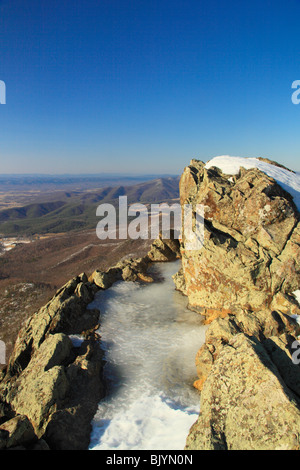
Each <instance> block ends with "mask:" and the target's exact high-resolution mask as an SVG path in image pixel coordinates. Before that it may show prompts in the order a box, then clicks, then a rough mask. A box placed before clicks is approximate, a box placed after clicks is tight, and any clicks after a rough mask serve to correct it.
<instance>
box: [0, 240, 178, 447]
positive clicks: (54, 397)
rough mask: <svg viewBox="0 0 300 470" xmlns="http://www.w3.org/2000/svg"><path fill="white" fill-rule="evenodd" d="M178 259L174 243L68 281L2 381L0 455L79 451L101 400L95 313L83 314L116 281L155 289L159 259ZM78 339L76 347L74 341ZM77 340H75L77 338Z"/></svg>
mask: <svg viewBox="0 0 300 470" xmlns="http://www.w3.org/2000/svg"><path fill="white" fill-rule="evenodd" d="M158 252H159V253H164V255H165V258H164V259H161V260H164V261H167V260H170V259H174V258H176V256H178V253H179V242H178V241H177V240H166V241H165V240H162V239H161V238H160V239H159V241H158V242H157V243H154V244H153V246H152V248H151V250H150V253H149V255H148V256H145V257H144V258H129V259H124V260H121V261H120V262H119V263H118V264H117V265H116V266H113V267H111V268H110V269H108V270H107V271H105V272H101V271H95V272H94V273H93V274H92V275H91V276H90V277H89V278H88V277H87V276H86V274H84V273H83V274H81V275H80V276H77V277H75V278H74V279H71V280H70V281H69V282H67V283H66V284H65V285H64V286H63V287H62V288H61V289H59V290H58V291H57V293H56V294H55V296H54V297H53V298H52V299H51V300H50V301H49V302H48V304H47V305H45V306H44V307H42V308H41V309H40V310H39V311H38V312H37V313H35V314H34V315H33V316H32V317H30V318H29V319H28V321H27V322H26V323H25V325H24V327H23V328H22V329H21V330H20V332H19V335H18V338H17V341H16V343H15V346H14V349H13V352H12V354H11V356H10V359H9V363H8V365H7V368H6V369H5V370H4V371H2V372H1V377H0V449H11V448H14V449H15V448H19V449H32V450H46V449H55V450H56V449H57V450H81V449H87V448H88V446H89V441H90V434H91V430H92V428H91V422H92V419H93V417H94V415H95V413H96V411H97V408H98V403H99V401H100V400H101V399H102V398H103V397H104V395H105V384H104V381H103V377H102V369H103V365H104V360H103V352H102V350H101V348H100V337H99V336H98V334H97V331H96V330H97V329H98V326H99V315H100V312H99V310H96V309H94V310H93V309H88V308H87V307H88V305H89V304H90V303H91V302H92V300H93V299H94V296H95V294H96V293H97V292H98V291H99V289H107V288H109V287H110V286H112V285H113V283H114V282H116V281H118V280H124V281H140V282H152V280H153V279H152V277H151V276H149V275H148V274H147V269H148V267H149V265H150V264H151V263H152V262H153V261H155V260H156V258H157V253H158ZM74 335H75V336H76V335H77V336H78V335H79V336H80V337H79V342H78V341H77V342H73V340H72V339H73V336H74ZM77 339H78V338H77Z"/></svg>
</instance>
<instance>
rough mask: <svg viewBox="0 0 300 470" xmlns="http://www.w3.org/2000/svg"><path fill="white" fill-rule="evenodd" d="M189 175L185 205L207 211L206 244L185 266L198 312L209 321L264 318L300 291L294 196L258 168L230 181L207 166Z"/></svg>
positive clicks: (183, 185)
mask: <svg viewBox="0 0 300 470" xmlns="http://www.w3.org/2000/svg"><path fill="white" fill-rule="evenodd" d="M192 163H194V165H191V166H189V167H187V168H186V169H185V170H184V173H183V175H182V178H181V181H180V194H181V204H186V203H189V204H192V206H193V208H194V210H195V208H196V205H197V204H201V205H203V206H204V207H205V242H204V248H203V249H201V250H198V251H196V250H193V251H186V250H185V249H184V236H183V245H182V250H181V251H182V264H183V271H184V277H185V284H186V293H187V296H188V298H189V304H190V306H191V307H195V308H201V309H202V310H201V313H202V314H203V315H206V316H207V317H208V318H209V317H210V315H212V314H213V313H214V311H217V314H218V315H222V314H225V315H226V314H228V313H235V312H236V311H237V310H238V309H247V310H252V311H258V310H260V309H261V308H262V306H263V307H264V308H265V307H266V306H267V305H269V304H270V303H271V302H272V299H273V297H274V295H275V294H276V293H277V292H279V291H280V292H282V293H283V294H290V293H291V292H293V291H295V290H296V289H297V288H298V286H299V285H300V253H299V249H298V246H299V243H300V232H299V230H300V226H299V214H298V212H297V209H296V207H295V205H294V203H293V200H292V197H291V196H290V195H289V194H288V193H286V192H285V191H284V190H283V189H281V187H280V186H279V185H278V184H277V183H276V182H275V181H274V180H273V179H272V178H270V177H268V176H267V175H265V174H264V173H262V172H261V171H259V170H258V169H251V170H243V169H241V172H240V175H238V176H234V177H232V178H228V177H227V176H225V175H223V174H222V172H221V170H219V169H217V168H211V169H206V168H204V164H201V163H199V162H192Z"/></svg>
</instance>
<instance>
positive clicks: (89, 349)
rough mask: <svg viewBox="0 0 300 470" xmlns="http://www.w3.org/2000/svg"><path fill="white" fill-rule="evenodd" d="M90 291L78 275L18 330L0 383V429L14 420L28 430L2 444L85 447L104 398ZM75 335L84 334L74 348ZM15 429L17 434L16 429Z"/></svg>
mask: <svg viewBox="0 0 300 470" xmlns="http://www.w3.org/2000/svg"><path fill="white" fill-rule="evenodd" d="M94 293H95V286H93V285H92V284H91V283H89V282H88V281H87V277H86V276H85V274H83V275H81V276H78V277H76V278H74V279H72V280H71V281H69V282H68V283H67V284H66V285H65V286H63V287H62V288H61V289H60V290H59V291H58V292H57V293H56V295H55V296H54V297H53V299H52V300H51V301H50V302H49V303H48V304H47V305H46V306H45V307H42V308H41V309H40V310H39V312H37V313H36V314H34V315H33V316H32V317H31V318H29V320H28V321H27V322H26V324H25V325H24V327H23V328H22V329H21V331H20V333H19V336H18V339H17V341H16V344H15V347H14V350H13V353H12V355H11V357H10V361H9V364H8V367H7V371H6V375H5V376H4V378H3V379H2V382H1V383H0V402H1V405H2V409H4V413H3V416H2V421H3V424H2V425H1V429H3V430H6V428H7V426H9V429H10V430H11V425H10V423H11V422H12V421H13V420H16V421H17V423H18V426H19V423H21V424H22V428H21V429H23V428H25V424H26V425H27V428H28V432H27V431H26V430H24V433H23V434H24V435H23V434H22V439H19V438H18V439H16V438H14V439H12V436H11V435H9V436H8V440H7V442H6V443H5V445H4V447H5V448H8V447H12V446H14V444H13V443H16V445H19V444H20V445H22V446H24V445H26V446H27V447H25V448H30V449H32V448H45V447H48V448H49V446H50V448H52V449H86V448H87V446H88V444H89V434H90V432H91V424H90V423H91V420H92V418H93V416H94V414H95V412H96V410H97V406H98V402H99V401H100V399H101V398H102V397H103V396H104V385H103V383H102V367H103V360H102V352H101V349H100V347H99V338H98V337H97V334H96V333H95V332H94V330H95V329H96V328H97V327H98V321H99V311H98V310H87V308H86V307H87V305H88V304H89V303H90V302H91V301H92V299H93V297H94ZM76 334H81V335H84V336H83V342H82V344H81V346H80V347H75V346H74V345H73V343H72V340H71V339H70V335H76ZM84 338H85V339H84ZM78 377H80V387H79V386H78ZM75 390H76V392H75ZM89 395H92V399H91V397H89ZM58 414H63V416H64V418H65V419H64V426H63V428H64V433H63V434H64V437H63V436H62V435H61V434H60V433H59V429H61V428H62V426H61V424H60V423H58V419H57V415H58ZM12 416H13V418H12ZM22 417H23V418H22ZM9 418H10V420H9ZM24 423H25V424H24ZM28 423H29V425H28ZM18 429H19V428H18ZM18 429H17V430H18ZM74 429H76V430H77V433H76V435H75V433H74ZM29 430H30V432H31V439H29V438H28V434H29V436H30V433H29ZM25 431H26V432H25ZM14 433H15V434H16V435H17V436H19V434H20V431H19V430H18V432H17V431H14ZM15 434H13V435H15ZM32 434H33V436H34V438H33V436H32ZM25 437H26V439H25ZM19 441H20V442H19ZM12 442H13V443H12ZM41 442H42V444H41Z"/></svg>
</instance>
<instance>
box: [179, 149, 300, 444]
mask: <svg viewBox="0 0 300 470" xmlns="http://www.w3.org/2000/svg"><path fill="white" fill-rule="evenodd" d="M299 190H300V180H299V175H297V174H295V173H294V172H291V171H289V170H288V169H286V168H284V167H282V166H280V165H278V164H276V163H275V162H272V161H270V160H265V159H239V158H235V157H218V158H216V159H213V160H212V161H211V162H209V163H208V164H204V163H203V162H201V161H198V160H192V161H191V164H190V165H189V166H188V167H186V168H185V170H184V172H183V175H182V177H181V180H180V197H181V204H182V206H183V205H184V204H191V205H192V207H193V212H194V214H195V213H196V207H197V204H199V205H201V206H203V207H204V245H203V247H202V248H201V249H199V250H186V249H185V236H184V231H183V236H182V243H181V255H182V269H181V271H180V272H179V273H177V275H176V276H175V279H174V280H175V284H176V287H177V289H178V290H180V291H181V292H182V293H183V294H184V295H186V296H187V297H188V301H189V306H190V308H191V309H193V310H196V311H198V312H199V313H200V314H201V315H203V317H204V321H205V322H206V323H208V324H209V327H208V329H207V332H206V341H205V344H204V345H203V346H202V347H201V349H200V350H199V352H198V354H197V357H196V367H197V373H198V377H199V379H198V380H197V381H196V383H195V386H196V387H197V388H198V389H199V390H200V391H201V412H200V416H199V419H198V421H197V422H196V423H195V424H194V426H193V427H192V429H191V430H190V433H189V436H188V438H187V443H186V449H229V450H238V449H257V450H258V449H299V432H300V419H299V418H300V411H299V403H300V401H299V400H300V368H299V366H298V365H297V363H296V362H297V361H295V360H293V354H294V353H295V345H297V343H296V340H297V338H298V335H299V334H300V330H299V325H298V323H297V318H298V315H300V308H299V304H298V302H297V298H296V294H295V292H297V290H298V289H299V287H300V226H299V199H298V196H299V194H300V193H299Z"/></svg>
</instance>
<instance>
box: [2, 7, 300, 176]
mask: <svg viewBox="0 0 300 470" xmlns="http://www.w3.org/2000/svg"><path fill="white" fill-rule="evenodd" d="M0 14H1V23H0V47H1V54H0V80H3V81H5V83H6V87H7V97H6V104H5V105H0V159H1V160H0V173H51V174H54V173H101V172H114V171H116V172H118V173H120V172H126V173H130V172H131V173H156V174H158V173H173V174H174V173H181V171H182V169H183V168H184V166H186V165H187V164H188V163H189V161H190V159H191V158H199V159H202V160H204V161H207V160H208V159H210V158H212V157H214V156H216V155H223V154H230V155H240V156H251V157H258V156H264V157H268V158H272V159H274V160H277V161H280V162H281V163H283V164H286V165H288V166H290V167H292V168H293V169H296V170H300V158H299V156H300V152H299V150H300V105H298V106H296V105H294V104H292V101H291V95H292V89H291V85H292V82H293V81H294V80H300V2H299V0H285V1H279V0H259V1H258V0H251V1H244V0H192V1H188V0H131V1H127V0H98V1H96V0H95V1H91V0H68V1H67V0H51V1H49V0H27V1H25V0H2V1H0Z"/></svg>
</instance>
